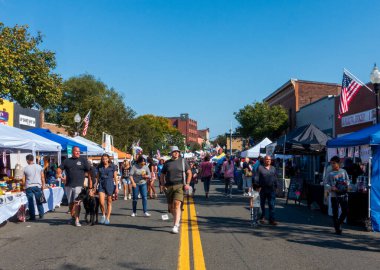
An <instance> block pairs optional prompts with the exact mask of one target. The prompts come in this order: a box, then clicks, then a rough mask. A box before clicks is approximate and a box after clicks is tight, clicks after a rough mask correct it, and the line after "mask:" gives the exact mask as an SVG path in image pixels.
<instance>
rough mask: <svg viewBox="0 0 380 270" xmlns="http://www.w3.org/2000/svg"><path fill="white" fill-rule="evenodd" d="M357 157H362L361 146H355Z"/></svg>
mask: <svg viewBox="0 0 380 270" xmlns="http://www.w3.org/2000/svg"><path fill="white" fill-rule="evenodd" d="M355 157H360V146H355Z"/></svg>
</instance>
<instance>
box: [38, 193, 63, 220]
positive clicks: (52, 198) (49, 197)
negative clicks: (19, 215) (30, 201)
mask: <svg viewBox="0 0 380 270" xmlns="http://www.w3.org/2000/svg"><path fill="white" fill-rule="evenodd" d="M63 193H64V191H63V188H61V187H54V188H45V189H44V194H45V198H46V202H47V203H44V204H43V207H44V213H46V212H48V211H53V210H54V209H55V207H57V206H58V207H59V206H60V205H61V202H62V198H63ZM34 209H35V210H36V215H38V214H39V212H38V208H37V204H36V199H35V198H34Z"/></svg>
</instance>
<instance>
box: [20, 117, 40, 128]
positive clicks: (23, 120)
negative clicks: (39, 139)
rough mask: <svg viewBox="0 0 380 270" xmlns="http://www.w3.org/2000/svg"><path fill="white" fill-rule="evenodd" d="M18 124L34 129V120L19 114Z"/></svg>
mask: <svg viewBox="0 0 380 270" xmlns="http://www.w3.org/2000/svg"><path fill="white" fill-rule="evenodd" d="M19 123H20V125H24V126H29V127H36V118H34V117H30V116H26V115H23V114H20V117H19Z"/></svg>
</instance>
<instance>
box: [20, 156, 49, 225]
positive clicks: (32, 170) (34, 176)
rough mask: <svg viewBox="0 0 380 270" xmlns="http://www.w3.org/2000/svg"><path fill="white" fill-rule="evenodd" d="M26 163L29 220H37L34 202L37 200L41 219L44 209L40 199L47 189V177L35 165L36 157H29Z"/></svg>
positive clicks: (40, 168)
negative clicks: (45, 188)
mask: <svg viewBox="0 0 380 270" xmlns="http://www.w3.org/2000/svg"><path fill="white" fill-rule="evenodd" d="M26 162H27V163H28V165H27V166H26V167H25V169H24V175H25V186H26V192H25V193H26V197H27V198H28V206H29V216H30V217H29V220H30V221H33V220H36V214H35V209H34V200H33V197H35V198H36V204H37V209H38V214H39V215H40V219H42V218H43V217H44V207H43V206H42V203H41V202H40V198H41V196H42V192H44V191H43V190H44V187H45V176H44V169H43V168H42V167H41V166H40V165H38V164H35V163H34V156H33V155H30V154H29V155H27V156H26Z"/></svg>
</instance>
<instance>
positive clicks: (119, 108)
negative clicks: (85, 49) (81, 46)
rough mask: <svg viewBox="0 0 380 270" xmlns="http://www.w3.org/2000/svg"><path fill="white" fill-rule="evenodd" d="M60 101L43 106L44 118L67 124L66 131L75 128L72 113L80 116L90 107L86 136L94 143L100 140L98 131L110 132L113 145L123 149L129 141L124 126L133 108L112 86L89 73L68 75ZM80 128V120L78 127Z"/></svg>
mask: <svg viewBox="0 0 380 270" xmlns="http://www.w3.org/2000/svg"><path fill="white" fill-rule="evenodd" d="M63 86H64V91H63V97H64V98H63V99H62V102H61V103H60V104H59V105H58V106H54V107H51V108H50V109H48V110H46V116H45V117H46V121H48V122H53V123H58V124H60V125H64V126H67V130H68V132H69V133H70V134H74V133H75V132H76V131H77V128H78V127H77V125H76V123H75V122H74V116H75V114H76V113H79V114H80V115H81V117H82V119H83V118H84V117H85V115H86V114H87V113H88V111H89V110H90V109H91V116H90V124H89V128H88V130H87V135H86V138H88V139H90V140H93V141H95V142H97V143H101V141H102V133H103V132H106V133H108V134H111V135H112V136H113V138H114V145H115V146H116V147H117V148H119V149H122V150H126V148H127V147H128V146H130V144H131V143H132V141H131V139H130V135H129V134H128V132H127V130H128V128H129V125H130V124H131V123H132V119H133V117H134V116H135V112H134V111H133V110H132V109H131V108H129V107H127V106H126V105H125V103H124V98H123V97H122V96H121V95H120V94H119V93H118V92H117V91H116V90H115V89H113V88H108V87H107V86H106V85H105V84H104V83H103V82H101V81H100V80H97V79H95V78H94V76H92V75H80V76H78V77H72V78H70V79H68V80H67V81H65V82H64V84H63ZM82 129H83V124H82V125H81V126H80V127H79V131H81V130H82Z"/></svg>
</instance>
